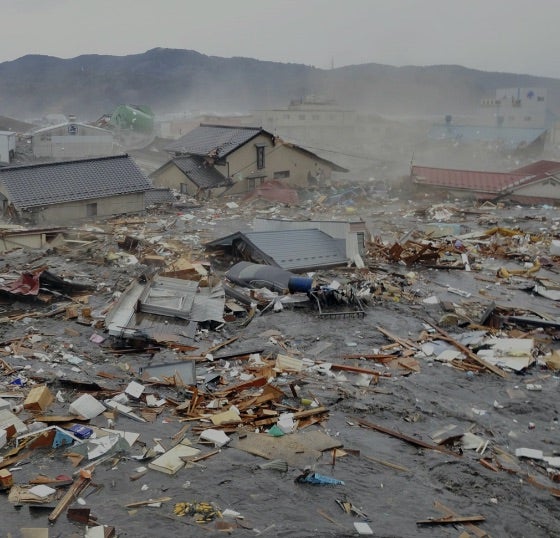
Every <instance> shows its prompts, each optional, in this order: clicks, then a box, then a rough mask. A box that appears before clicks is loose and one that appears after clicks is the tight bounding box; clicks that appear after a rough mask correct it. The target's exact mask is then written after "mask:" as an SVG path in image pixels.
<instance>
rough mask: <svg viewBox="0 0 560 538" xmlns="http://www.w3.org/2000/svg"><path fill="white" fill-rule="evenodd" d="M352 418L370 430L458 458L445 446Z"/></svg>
mask: <svg viewBox="0 0 560 538" xmlns="http://www.w3.org/2000/svg"><path fill="white" fill-rule="evenodd" d="M352 420H356V422H357V423H358V424H359V425H360V426H363V427H364V428H369V429H370V430H376V431H378V432H381V433H386V434H387V435H391V436H392V437H396V438H397V439H400V440H401V441H405V442H407V443H410V444H411V445H414V446H419V447H422V448H427V449H429V450H437V451H438V452H442V453H444V454H448V455H450V456H455V457H456V458H460V457H461V454H457V452H453V451H451V450H447V449H446V448H444V447H442V446H439V445H433V444H431V443H426V442H425V441H422V440H421V439H417V438H416V437H410V436H409V435H405V434H404V433H400V432H397V431H395V430H391V429H389V428H386V427H385V426H380V425H379V424H373V423H372V422H367V421H366V420H362V419H361V418H355V419H352Z"/></svg>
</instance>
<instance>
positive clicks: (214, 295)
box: [191, 284, 226, 323]
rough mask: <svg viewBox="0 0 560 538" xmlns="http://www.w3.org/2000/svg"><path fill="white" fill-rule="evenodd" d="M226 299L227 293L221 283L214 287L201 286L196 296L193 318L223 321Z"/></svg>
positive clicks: (200, 320) (193, 319)
mask: <svg viewBox="0 0 560 538" xmlns="http://www.w3.org/2000/svg"><path fill="white" fill-rule="evenodd" d="M225 300H226V294H225V290H224V287H223V286H222V285H221V284H218V285H217V286H215V287H214V288H200V289H199V293H197V294H196V295H195V297H194V303H193V306H192V311H191V320H192V321H198V322H203V321H218V322H220V323H221V322H223V321H224V305H225Z"/></svg>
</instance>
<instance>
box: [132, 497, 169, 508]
mask: <svg viewBox="0 0 560 538" xmlns="http://www.w3.org/2000/svg"><path fill="white" fill-rule="evenodd" d="M171 499H173V497H159V498H158V499H148V500H147V501H137V502H134V503H128V504H125V505H124V507H125V508H136V507H138V506H147V505H149V504H154V503H164V502H167V501H170V500H171Z"/></svg>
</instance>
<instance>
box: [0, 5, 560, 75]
mask: <svg viewBox="0 0 560 538" xmlns="http://www.w3.org/2000/svg"><path fill="white" fill-rule="evenodd" d="M0 8H1V10H2V19H3V24H2V47H0V62H3V61H7V60H15V59H16V58H19V57H21V56H24V55H26V54H46V55H50V56H57V57H59V58H72V57H75V56H79V55H81V54H111V55H118V56H121V55H127V54H136V53H142V52H145V51H146V50H149V49H152V48H155V47H167V48H177V49H190V50H196V51H198V52H200V53H203V54H207V55H212V56H222V57H231V56H245V57H250V58H257V59H259V60H272V61H279V62H292V63H303V64H307V65H314V66H316V67H320V68H329V67H330V66H331V64H332V63H334V65H335V66H336V67H339V66H342V65H350V64H361V63H368V62H375V63H384V64H389V65H397V66H400V65H434V64H458V65H463V66H466V67H472V68H476V69H482V70H485V71H504V72H513V73H527V74H532V75H543V76H550V77H555V78H560V54H559V53H558V47H557V44H558V43H557V42H558V41H559V39H560V37H559V36H560V30H559V24H558V23H559V22H560V0H532V1H530V0H198V1H194V0H1V1H0ZM555 43H556V45H555Z"/></svg>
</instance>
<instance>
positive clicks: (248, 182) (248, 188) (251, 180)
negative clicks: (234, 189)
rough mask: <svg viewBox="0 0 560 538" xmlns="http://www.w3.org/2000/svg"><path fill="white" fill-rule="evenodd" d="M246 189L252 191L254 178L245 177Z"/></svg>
mask: <svg viewBox="0 0 560 538" xmlns="http://www.w3.org/2000/svg"><path fill="white" fill-rule="evenodd" d="M247 190H248V191H254V190H255V179H254V178H252V177H250V178H247Z"/></svg>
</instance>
